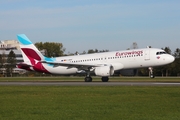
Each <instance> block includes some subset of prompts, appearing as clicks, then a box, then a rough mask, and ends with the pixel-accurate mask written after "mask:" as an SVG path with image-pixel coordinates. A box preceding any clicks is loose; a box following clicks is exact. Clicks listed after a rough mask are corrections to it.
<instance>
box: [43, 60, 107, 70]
mask: <svg viewBox="0 0 180 120" xmlns="http://www.w3.org/2000/svg"><path fill="white" fill-rule="evenodd" d="M41 62H42V63H47V64H51V65H54V67H58V66H65V67H68V68H72V67H75V68H81V69H87V68H92V67H100V66H106V65H107V64H89V63H84V64H82V63H70V62H49V61H41Z"/></svg>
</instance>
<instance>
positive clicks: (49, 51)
mask: <svg viewBox="0 0 180 120" xmlns="http://www.w3.org/2000/svg"><path fill="white" fill-rule="evenodd" d="M35 46H36V47H37V48H38V49H39V50H45V51H46V52H45V56H46V57H59V56H63V54H64V51H65V49H64V48H63V44H62V43H55V42H45V43H42V42H39V43H35Z"/></svg>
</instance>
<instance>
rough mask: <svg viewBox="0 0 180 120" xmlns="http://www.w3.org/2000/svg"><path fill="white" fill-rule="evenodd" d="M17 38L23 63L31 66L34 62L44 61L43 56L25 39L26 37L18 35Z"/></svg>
mask: <svg viewBox="0 0 180 120" xmlns="http://www.w3.org/2000/svg"><path fill="white" fill-rule="evenodd" d="M17 38H18V41H19V43H20V48H21V52H22V55H23V59H24V62H25V63H27V64H29V65H30V64H31V65H33V64H35V62H36V61H42V60H43V59H44V56H43V55H42V54H41V52H40V51H39V50H38V49H37V48H36V47H35V46H34V44H33V43H32V42H31V41H30V40H29V39H28V38H27V36H26V35H24V34H19V35H17Z"/></svg>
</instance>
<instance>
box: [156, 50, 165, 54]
mask: <svg viewBox="0 0 180 120" xmlns="http://www.w3.org/2000/svg"><path fill="white" fill-rule="evenodd" d="M162 54H167V53H166V52H164V51H162V52H157V53H156V55H162Z"/></svg>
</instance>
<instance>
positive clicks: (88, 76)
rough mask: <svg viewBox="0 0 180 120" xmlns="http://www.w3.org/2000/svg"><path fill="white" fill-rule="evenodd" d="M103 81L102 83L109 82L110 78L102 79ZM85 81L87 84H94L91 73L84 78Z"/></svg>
mask: <svg viewBox="0 0 180 120" xmlns="http://www.w3.org/2000/svg"><path fill="white" fill-rule="evenodd" d="M101 80H102V82H108V80H109V77H102V78H101ZM84 81H85V82H92V77H91V76H90V73H89V72H88V73H87V74H86V77H85V78H84Z"/></svg>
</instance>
